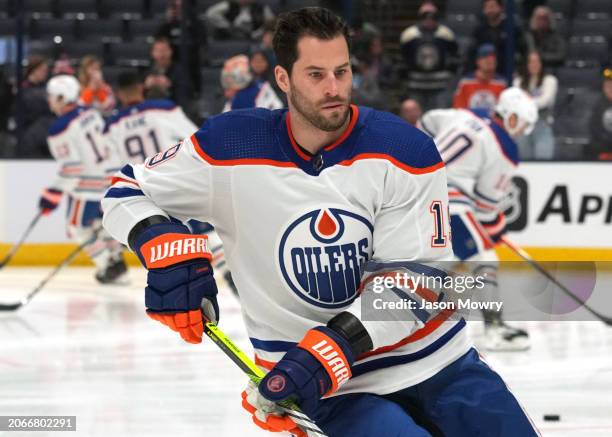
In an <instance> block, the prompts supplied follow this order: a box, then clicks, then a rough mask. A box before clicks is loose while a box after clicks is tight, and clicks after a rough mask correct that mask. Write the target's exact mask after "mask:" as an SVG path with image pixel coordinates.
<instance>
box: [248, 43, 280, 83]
mask: <svg viewBox="0 0 612 437" xmlns="http://www.w3.org/2000/svg"><path fill="white" fill-rule="evenodd" d="M249 63H250V66H251V73H253V76H254V79H256V80H267V81H268V82H271V81H272V80H274V67H275V66H276V64H274V63H273V60H272V59H271V57H270V56H269V54H268V52H267V51H266V50H264V49H262V48H260V47H255V48H254V49H252V50H251V56H250V59H249Z"/></svg>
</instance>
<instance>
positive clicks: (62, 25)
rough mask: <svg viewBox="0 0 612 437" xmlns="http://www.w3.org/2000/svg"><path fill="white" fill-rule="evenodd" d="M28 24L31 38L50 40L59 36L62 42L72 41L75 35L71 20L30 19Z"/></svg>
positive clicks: (73, 24)
mask: <svg viewBox="0 0 612 437" xmlns="http://www.w3.org/2000/svg"><path fill="white" fill-rule="evenodd" d="M30 24H31V27H30V29H31V32H32V33H31V34H32V37H33V38H41V39H50V38H53V37H55V36H61V37H62V39H64V40H72V39H74V37H75V35H76V29H75V23H74V21H73V20H66V19H64V18H40V19H36V18H32V20H31V22H30Z"/></svg>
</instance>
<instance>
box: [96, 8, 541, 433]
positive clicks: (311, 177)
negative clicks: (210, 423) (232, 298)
mask: <svg viewBox="0 0 612 437" xmlns="http://www.w3.org/2000/svg"><path fill="white" fill-rule="evenodd" d="M348 42H349V36H348V27H347V26H346V24H345V23H344V22H343V21H342V20H341V19H339V18H338V17H337V16H335V15H333V14H332V13H331V12H329V11H327V10H326V9H322V8H304V9H299V10H296V11H292V12H289V13H287V14H285V15H283V16H281V17H279V21H278V23H277V28H276V32H275V36H274V49H275V54H276V57H277V59H278V62H279V65H278V66H277V67H276V68H275V75H276V80H277V83H278V84H279V86H280V88H281V89H282V90H283V91H284V92H285V93H286V94H287V97H288V101H289V110H275V111H269V110H266V109H246V110H239V111H230V112H228V113H225V114H222V115H219V116H216V117H212V118H211V119H209V120H208V121H207V122H206V123H205V124H204V125H203V126H202V128H200V130H199V131H198V132H196V133H195V134H194V135H192V136H191V137H190V138H186V139H185V140H183V142H182V143H179V144H177V145H176V146H173V147H172V148H170V149H168V150H166V151H164V152H162V153H160V154H158V155H156V156H154V157H152V158H150V159H148V160H147V161H146V163H145V164H144V165H133V166H131V165H128V166H126V167H124V168H123V169H122V170H121V172H120V173H119V174H118V175H117V176H116V177H115V183H114V184H113V186H112V187H111V188H110V189H109V190H108V192H107V194H106V197H105V200H104V210H105V215H104V225H105V227H106V228H107V229H108V230H109V231H110V232H111V234H112V235H114V236H115V237H116V238H118V239H119V240H120V241H122V242H125V243H128V244H129V246H130V247H131V248H132V249H133V250H134V251H135V252H136V254H137V255H138V256H139V258H140V260H141V262H142V263H143V264H144V265H145V266H146V267H147V269H149V274H148V277H147V288H146V290H145V305H146V307H147V313H148V314H149V316H150V317H152V318H153V319H155V320H158V321H159V322H162V323H164V324H166V325H167V326H169V327H170V328H172V329H173V330H175V331H177V332H179V333H180V335H181V336H182V337H183V338H184V339H185V340H186V341H188V342H193V343H198V342H200V341H201V339H202V331H203V329H202V321H203V315H202V314H203V312H204V316H205V317H206V318H211V319H216V318H217V317H218V305H217V301H216V295H217V289H216V285H215V283H214V279H213V277H212V274H211V267H210V263H209V260H210V258H211V255H210V253H209V251H208V250H207V239H206V237H205V236H201V235H193V234H191V233H189V231H188V229H187V228H186V227H185V226H183V225H181V224H180V223H177V222H176V221H173V220H172V219H178V220H180V221H185V220H187V219H190V218H195V219H197V220H201V221H210V222H211V223H212V224H213V225H215V226H216V228H217V231H218V232H219V234H220V236H221V238H222V240H223V242H224V244H225V246H226V253H227V261H228V264H229V266H230V267H231V268H232V271H233V272H235V275H234V279H235V281H236V285H237V286H238V289H239V290H240V297H241V303H242V313H243V316H244V321H245V324H246V327H247V330H248V333H249V337H250V340H251V343H252V344H253V347H254V349H255V353H256V362H257V363H258V364H259V365H260V366H261V367H262V368H264V369H267V370H269V372H268V374H267V376H266V377H265V378H264V379H263V380H262V382H261V384H260V385H259V387H257V388H255V387H253V386H250V387H249V388H248V389H247V392H245V393H244V397H243V406H244V407H245V409H247V410H248V411H249V412H250V413H251V414H253V419H254V422H255V423H256V424H257V425H259V426H261V427H262V428H264V429H269V430H272V431H289V432H291V433H293V434H295V435H298V436H304V435H305V434H304V433H303V432H302V431H301V430H299V429H298V428H296V426H295V424H294V423H293V422H292V421H291V420H289V419H288V418H287V417H285V418H282V419H281V418H279V417H278V416H277V414H276V413H277V411H275V410H274V409H270V408H269V407H270V401H272V402H277V401H279V400H281V399H286V398H289V397H290V398H293V399H295V400H296V401H297V402H298V404H299V405H300V407H301V408H302V410H303V411H304V412H305V413H307V414H308V415H309V416H310V417H311V418H312V419H314V420H315V421H316V423H317V425H318V426H319V427H320V428H321V429H322V430H323V431H324V432H325V433H326V434H327V435H328V436H330V437H336V436H338V437H340V436H348V435H350V436H352V437H366V436H368V437H371V436H377V437H390V436H394V437H397V436H406V437H408V436H411V437H414V436H417V437H424V436H430V435H431V432H434V428H435V429H436V432H439V433H443V434H444V435H453V436H466V437H467V436H474V435H477V434H481V435H483V434H487V435H496V436H501V437H504V436H516V435H521V436H529V437H530V436H534V435H536V431H535V430H534V428H533V426H532V425H531V423H530V421H529V420H528V418H527V417H526V415H525V414H524V412H523V411H522V409H521V408H520V406H519V405H518V403H517V401H516V399H515V398H514V396H513V395H512V394H511V393H510V392H509V391H508V389H507V387H506V386H505V384H504V383H503V381H502V379H501V378H500V377H499V375H497V374H496V373H495V372H493V371H492V370H491V369H490V368H489V367H487V365H486V364H484V362H482V361H481V360H480V359H479V357H478V354H477V352H476V351H475V350H474V349H473V348H472V347H471V344H470V342H469V340H468V338H467V336H466V330H465V322H464V321H463V320H460V321H450V320H449V316H450V315H449V314H446V313H444V314H442V313H439V314H435V313H434V314H427V312H426V311H425V312H420V311H412V310H410V309H402V310H401V311H399V312H393V311H391V310H383V311H382V313H381V314H380V315H381V316H385V317H384V318H385V320H388V321H372V320H367V319H368V318H367V317H365V316H363V315H362V309H365V307H364V308H362V305H366V303H364V302H367V299H366V300H364V298H371V297H373V296H374V295H373V289H372V287H371V284H372V281H370V279H371V278H372V277H374V276H376V275H387V274H389V273H393V272H395V271H398V272H401V271H406V270H411V269H412V270H418V269H420V268H421V267H419V266H422V264H421V263H419V262H418V261H435V260H444V259H451V258H452V250H451V245H450V241H448V231H449V229H448V223H447V221H446V220H445V219H444V217H445V214H444V212H445V211H446V209H447V207H448V193H447V186H446V176H445V170H444V164H443V162H442V161H441V158H440V155H439V153H438V151H437V149H436V147H435V145H434V143H433V141H432V140H431V139H430V138H429V137H427V136H426V135H424V134H423V133H422V132H420V131H418V130H417V129H415V128H413V127H412V126H409V125H408V124H406V123H405V122H404V121H402V120H401V119H399V118H398V117H395V116H393V115H391V114H388V113H384V112H380V111H375V110H372V109H370V108H365V107H357V106H354V105H350V98H351V85H352V72H351V69H350V54H349V49H348V48H349V44H348ZM369 260H370V262H368V261H369ZM366 263H367V264H366ZM364 276H365V278H364ZM362 279H364V281H363V282H362ZM360 283H362V284H363V287H360ZM389 292H391V291H389ZM398 292H399V293H401V292H402V291H401V290H399V291H398ZM413 297H414V298H415V299H419V300H420V299H425V300H430V299H431V300H436V299H438V298H442V296H439V295H436V294H435V293H434V292H432V291H422V292H420V293H417V295H415V296H413ZM417 313H418V314H417ZM228 365H229V364H228ZM176 371H177V375H179V374H180V371H181V370H180V369H176ZM203 420H204V421H205V420H206V418H205V417H204V418H203Z"/></svg>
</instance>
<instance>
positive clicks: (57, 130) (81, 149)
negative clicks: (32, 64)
mask: <svg viewBox="0 0 612 437" xmlns="http://www.w3.org/2000/svg"><path fill="white" fill-rule="evenodd" d="M47 98H48V102H49V108H51V111H53V112H54V113H55V114H56V115H57V116H58V118H57V119H56V120H55V121H54V122H53V124H52V125H51V126H50V128H49V135H48V138H47V142H48V144H49V150H50V151H51V154H52V155H53V157H54V158H55V160H56V161H57V162H58V163H59V165H60V170H59V174H58V177H57V180H56V181H55V183H54V184H53V185H52V186H51V187H49V188H47V189H46V190H45V191H44V192H43V194H42V196H41V198H40V201H39V207H40V208H41V210H42V212H43V214H48V213H50V212H51V211H53V210H54V209H55V208H56V207H57V206H58V205H59V203H60V201H61V199H62V195H63V194H64V193H65V194H66V195H67V197H68V215H67V218H68V223H67V232H68V235H69V236H70V237H71V238H72V239H74V240H76V241H78V242H79V243H81V242H84V241H87V240H89V239H91V238H92V237H93V236H94V233H97V238H96V239H95V242H93V243H92V244H90V245H88V246H87V247H86V249H85V251H86V253H87V254H88V255H89V257H90V258H91V260H92V261H93V262H94V264H95V265H96V274H95V278H96V279H97V280H98V281H99V282H101V283H103V284H104V283H113V282H122V281H121V280H122V277H123V276H124V274H125V273H126V272H127V267H126V265H125V262H124V260H123V255H122V251H123V248H122V246H121V245H120V244H119V243H117V242H116V241H114V240H113V239H112V238H111V237H110V236H109V235H108V234H107V233H106V232H105V231H104V230H101V229H100V228H101V226H102V223H101V219H102V210H101V208H100V200H101V199H102V197H103V196H104V192H105V191H106V189H107V188H108V185H109V182H110V181H109V180H108V178H107V177H106V170H107V168H108V166H109V165H110V154H109V151H108V149H107V147H106V146H105V143H104V140H103V138H102V130H103V129H104V120H103V119H102V116H101V115H100V113H99V112H98V111H97V110H95V109H93V108H88V107H84V106H79V105H78V104H77V101H78V99H79V82H78V81H77V80H76V78H74V77H73V76H69V75H60V76H55V77H53V78H52V79H51V80H50V81H49V82H48V83H47Z"/></svg>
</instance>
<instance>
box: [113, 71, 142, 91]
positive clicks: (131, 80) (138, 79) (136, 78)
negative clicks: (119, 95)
mask: <svg viewBox="0 0 612 437" xmlns="http://www.w3.org/2000/svg"><path fill="white" fill-rule="evenodd" d="M143 83H144V82H143V78H142V75H141V74H139V73H137V72H136V71H124V72H122V73H120V74H119V76H118V77H117V89H119V90H131V89H133V88H136V87H137V86H138V85H142V84H143Z"/></svg>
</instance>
